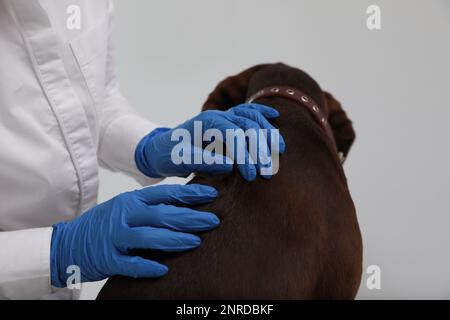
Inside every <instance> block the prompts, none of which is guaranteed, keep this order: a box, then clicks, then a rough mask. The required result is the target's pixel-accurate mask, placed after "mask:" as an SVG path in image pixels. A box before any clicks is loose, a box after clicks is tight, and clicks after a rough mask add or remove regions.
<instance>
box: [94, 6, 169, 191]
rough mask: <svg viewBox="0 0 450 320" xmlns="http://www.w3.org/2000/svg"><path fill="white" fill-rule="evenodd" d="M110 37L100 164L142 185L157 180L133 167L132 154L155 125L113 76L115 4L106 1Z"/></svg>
mask: <svg viewBox="0 0 450 320" xmlns="http://www.w3.org/2000/svg"><path fill="white" fill-rule="evenodd" d="M108 19H109V39H108V53H107V54H108V59H107V66H106V84H105V85H106V90H105V99H104V104H103V105H101V106H100V107H99V109H98V115H99V123H100V139H99V148H98V155H99V163H100V165H101V166H102V167H106V168H108V169H110V170H112V171H121V172H124V173H126V174H128V175H130V176H132V177H134V178H135V179H136V180H137V181H138V182H139V183H141V184H142V185H150V184H154V183H157V182H159V181H160V179H152V178H149V177H146V176H144V175H143V174H142V173H141V172H140V171H139V169H138V168H137V166H136V162H135V158H134V154H135V150H136V147H137V145H138V143H139V141H140V140H141V139H142V138H143V137H144V136H146V135H147V134H148V133H150V132H151V131H152V130H153V129H155V128H157V127H158V126H157V125H155V124H153V123H151V122H150V121H148V120H146V119H144V118H143V117H141V116H140V115H138V114H137V112H136V111H135V110H134V109H133V108H132V107H131V106H130V105H129V103H128V101H127V100H126V98H124V97H123V95H122V94H121V92H120V88H119V84H118V81H117V77H116V70H115V60H114V48H113V41H112V29H113V19H114V6H113V2H112V0H111V1H109V8H108Z"/></svg>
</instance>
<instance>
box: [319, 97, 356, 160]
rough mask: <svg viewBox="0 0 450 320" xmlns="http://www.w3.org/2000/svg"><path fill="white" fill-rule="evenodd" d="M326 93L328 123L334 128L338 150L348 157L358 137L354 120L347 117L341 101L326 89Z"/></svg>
mask: <svg viewBox="0 0 450 320" xmlns="http://www.w3.org/2000/svg"><path fill="white" fill-rule="evenodd" d="M324 95H325V101H326V104H327V109H328V123H329V124H330V126H331V129H332V130H333V134H334V138H335V140H336V144H337V147H338V151H340V152H342V153H343V154H344V156H345V157H347V154H348V152H349V150H350V147H351V146H352V144H353V141H355V137H356V135H355V131H354V130H353V125H352V121H351V120H350V119H349V118H348V117H347V114H346V113H345V111H344V110H343V109H342V106H341V104H340V103H339V101H337V100H336V99H335V98H334V97H333V96H332V95H331V94H330V93H328V92H326V91H324Z"/></svg>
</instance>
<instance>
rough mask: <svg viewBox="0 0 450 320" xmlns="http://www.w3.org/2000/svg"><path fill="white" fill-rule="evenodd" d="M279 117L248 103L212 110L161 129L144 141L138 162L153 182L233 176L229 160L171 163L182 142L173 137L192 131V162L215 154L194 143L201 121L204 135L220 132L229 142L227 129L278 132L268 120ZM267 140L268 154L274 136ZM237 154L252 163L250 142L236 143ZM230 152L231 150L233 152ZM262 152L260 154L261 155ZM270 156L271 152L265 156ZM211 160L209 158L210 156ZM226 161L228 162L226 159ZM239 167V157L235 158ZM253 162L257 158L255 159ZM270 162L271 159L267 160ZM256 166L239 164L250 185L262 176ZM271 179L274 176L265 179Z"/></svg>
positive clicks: (266, 108) (265, 146)
mask: <svg viewBox="0 0 450 320" xmlns="http://www.w3.org/2000/svg"><path fill="white" fill-rule="evenodd" d="M278 116H279V113H278V111H277V110H275V109H273V108H270V107H267V106H264V105H260V104H256V103H248V104H241V105H238V106H236V107H234V108H231V109H229V110H227V111H218V110H210V111H205V112H202V113H200V114H199V115H197V116H196V117H194V118H193V119H191V120H189V121H186V122H185V123H183V124H181V125H180V126H178V127H176V128H175V129H169V128H158V129H156V130H154V131H152V132H151V133H150V134H148V135H147V136H146V137H144V138H143V139H142V140H141V141H140V143H139V144H138V147H137V148H136V153H135V159H136V164H137V167H138V168H139V170H140V171H141V172H143V173H144V174H145V175H147V176H149V177H152V178H162V177H169V176H183V177H184V176H188V175H189V174H191V173H193V172H206V173H212V174H214V173H217V174H218V173H229V172H231V170H232V163H233V162H231V163H227V161H226V160H224V161H223V164H217V163H214V164H206V163H204V162H202V163H201V164H198V163H197V164H196V163H194V161H192V162H191V164H186V163H182V164H178V165H177V164H175V163H174V162H173V161H172V159H171V153H172V150H173V148H174V147H175V146H176V145H177V144H178V143H179V141H172V133H173V132H174V130H176V129H186V130H188V131H189V133H190V134H191V137H192V141H191V145H192V146H191V151H192V152H191V153H192V154H191V159H194V154H197V153H199V152H200V153H202V152H205V153H207V154H210V153H211V152H209V151H206V150H204V149H202V148H201V147H198V146H195V143H194V141H193V140H194V121H201V124H202V131H203V133H205V131H206V130H208V129H218V130H219V131H220V132H221V133H222V135H223V138H224V139H223V140H224V142H226V130H227V129H235V130H236V129H242V130H244V131H246V130H248V129H256V130H258V129H267V130H271V129H275V128H274V126H273V125H272V124H270V123H269V121H268V120H267V119H272V118H276V117H278ZM268 133H269V134H268V135H267V136H266V137H265V140H266V141H262V144H261V147H262V148H265V149H266V150H270V144H271V135H270V132H268ZM234 148H235V150H232V151H231V152H234V154H235V155H236V153H237V152H238V151H237V150H244V151H245V159H246V160H248V159H249V154H248V151H247V150H248V146H247V142H246V143H245V145H242V144H241V145H239V144H238V143H235V147H234ZM284 150H285V143H284V140H283V137H281V135H280V137H279V152H280V153H283V152H284ZM229 151H230V150H229ZM258 152H259V151H258ZM263 154H265V155H267V154H268V153H267V151H266V152H265V153H263ZM206 157H208V156H206ZM224 159H225V158H224ZM234 159H235V161H234V162H235V163H236V160H237V157H235V158H234ZM252 159H253V158H252ZM265 159H268V160H269V161H270V157H266V158H265ZM254 160H255V161H254V162H256V163H255V164H251V163H249V161H246V163H244V164H237V167H238V169H239V172H240V173H241V175H242V177H243V178H244V179H246V180H248V181H252V180H254V179H255V178H256V176H257V174H258V173H261V163H260V162H259V161H258V160H257V159H254ZM263 177H265V178H270V177H271V176H267V175H266V176H263Z"/></svg>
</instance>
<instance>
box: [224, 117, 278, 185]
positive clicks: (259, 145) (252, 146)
mask: <svg viewBox="0 0 450 320" xmlns="http://www.w3.org/2000/svg"><path fill="white" fill-rule="evenodd" d="M231 120H232V121H233V122H234V123H236V124H237V125H239V127H241V128H242V129H243V130H245V131H246V132H247V130H253V136H252V137H251V138H250V139H249V140H250V141H249V145H248V148H249V155H250V157H251V159H253V161H254V162H253V163H254V165H255V167H256V170H257V171H258V172H259V173H260V174H261V176H262V177H263V178H266V179H270V178H271V177H272V176H271V175H263V174H262V171H261V168H262V166H271V163H272V159H271V158H270V151H269V144H270V141H268V140H267V136H266V135H264V134H262V132H261V130H262V129H261V127H260V126H259V124H258V123H256V122H255V121H253V120H250V119H248V118H245V117H240V116H237V115H234V116H232V117H231ZM249 132H250V131H249Z"/></svg>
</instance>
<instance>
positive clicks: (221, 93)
mask: <svg viewBox="0 0 450 320" xmlns="http://www.w3.org/2000/svg"><path fill="white" fill-rule="evenodd" d="M273 85H288V86H291V87H294V88H298V89H300V90H302V91H303V92H305V93H306V94H308V95H309V96H311V97H312V98H313V99H314V100H315V101H316V102H317V103H318V104H320V105H321V106H322V108H323V109H324V110H326V112H327V114H328V123H329V124H330V127H331V129H332V131H333V135H334V138H335V140H336V144H337V147H338V150H339V151H340V152H343V154H344V156H347V154H348V152H349V150H350V147H351V146H352V144H353V141H354V140H355V132H354V130H353V125H352V122H351V120H350V119H349V118H348V117H347V114H346V113H345V111H344V110H343V109H342V106H341V104H340V103H339V102H338V101H337V100H336V99H335V98H334V97H333V96H332V95H331V94H330V93H328V92H326V91H323V90H322V89H321V88H320V86H319V85H318V84H317V82H316V81H315V80H314V79H313V78H311V77H310V76H309V75H308V74H307V73H305V72H303V71H301V70H299V69H296V68H292V67H289V66H287V65H284V64H281V63H277V64H262V65H257V66H254V67H252V68H249V69H247V70H245V71H243V72H241V73H239V74H237V75H235V76H231V77H228V78H226V79H225V80H223V81H221V82H220V83H219V84H218V85H217V87H216V88H215V89H214V91H213V92H212V93H211V94H210V95H209V97H208V99H207V101H206V102H205V103H204V105H203V109H202V110H203V111H204V110H211V109H218V110H227V109H229V108H231V107H233V106H235V105H238V104H241V103H244V102H245V101H246V100H247V99H248V98H249V97H250V96H251V95H253V94H254V93H256V92H257V91H259V90H261V89H263V88H266V87H269V86H273Z"/></svg>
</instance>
